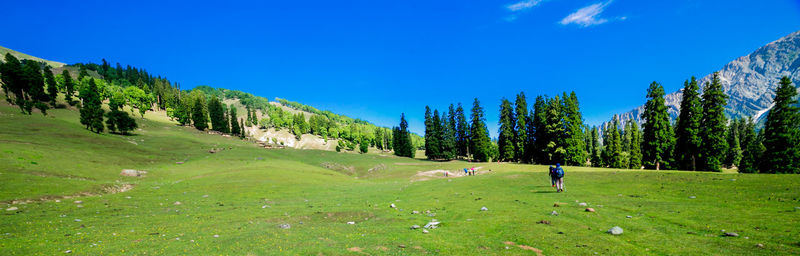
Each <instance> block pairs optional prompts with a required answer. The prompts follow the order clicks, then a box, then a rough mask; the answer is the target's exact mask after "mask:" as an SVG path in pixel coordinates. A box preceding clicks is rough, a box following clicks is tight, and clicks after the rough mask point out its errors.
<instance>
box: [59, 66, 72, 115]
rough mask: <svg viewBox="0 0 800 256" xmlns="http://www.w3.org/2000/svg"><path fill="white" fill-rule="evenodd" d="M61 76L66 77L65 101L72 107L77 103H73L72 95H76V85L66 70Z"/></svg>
mask: <svg viewBox="0 0 800 256" xmlns="http://www.w3.org/2000/svg"><path fill="white" fill-rule="evenodd" d="M61 76H63V77H64V100H65V101H67V104H69V105H70V106H72V105H74V104H75V102H73V101H72V95H73V94H75V83H74V82H73V81H72V77H71V76H70V75H69V71H67V70H66V69H64V71H62V72H61Z"/></svg>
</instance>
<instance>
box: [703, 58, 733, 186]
mask: <svg viewBox="0 0 800 256" xmlns="http://www.w3.org/2000/svg"><path fill="white" fill-rule="evenodd" d="M727 97H728V96H726V95H725V93H724V92H723V91H722V83H721V82H720V81H719V74H718V73H716V72H715V73H714V74H713V76H712V79H711V83H706V85H705V87H704V88H703V96H702V105H703V119H702V120H701V122H700V137H701V138H703V140H702V143H701V144H700V149H701V152H702V154H701V155H700V157H701V165H700V166H701V169H702V170H704V171H715V172H718V171H720V168H721V167H722V162H723V161H724V160H725V152H726V151H727V148H728V143H727V141H725V131H726V130H727V129H726V128H727V125H726V124H727V123H728V121H727V118H726V117H725V105H727V103H726V101H725V99H726V98H727Z"/></svg>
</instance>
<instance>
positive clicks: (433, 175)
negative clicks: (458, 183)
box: [411, 166, 491, 181]
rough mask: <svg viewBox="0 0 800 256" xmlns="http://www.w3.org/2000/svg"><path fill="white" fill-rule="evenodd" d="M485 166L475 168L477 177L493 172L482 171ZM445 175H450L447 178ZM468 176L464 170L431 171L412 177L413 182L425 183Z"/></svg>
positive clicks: (418, 173)
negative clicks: (426, 181)
mask: <svg viewBox="0 0 800 256" xmlns="http://www.w3.org/2000/svg"><path fill="white" fill-rule="evenodd" d="M481 169H483V166H478V167H475V175H483V174H486V173H489V172H490V171H491V170H483V171H482V170H481ZM445 173H447V174H448V175H447V176H445ZM466 176H468V175H467V174H466V173H464V170H463V169H461V170H430V171H425V172H417V174H415V175H414V176H412V177H411V181H424V180H430V179H441V178H461V177H466Z"/></svg>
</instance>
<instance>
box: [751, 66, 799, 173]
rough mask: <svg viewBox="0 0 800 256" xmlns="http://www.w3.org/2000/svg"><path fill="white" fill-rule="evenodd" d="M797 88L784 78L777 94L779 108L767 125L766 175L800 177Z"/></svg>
mask: <svg viewBox="0 0 800 256" xmlns="http://www.w3.org/2000/svg"><path fill="white" fill-rule="evenodd" d="M796 96H797V88H795V87H794V86H793V85H792V80H790V79H789V78H788V77H785V76H784V77H782V78H781V81H780V84H779V85H778V88H777V89H776V90H775V100H774V104H775V106H774V107H772V109H771V110H770V112H769V114H768V115H767V122H766V124H765V125H764V148H765V149H766V151H764V157H763V161H762V162H761V166H760V167H761V168H760V170H761V172H763V173H800V127H799V126H798V124H800V109H799V108H798V107H797V99H796Z"/></svg>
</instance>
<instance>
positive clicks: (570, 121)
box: [563, 92, 586, 166]
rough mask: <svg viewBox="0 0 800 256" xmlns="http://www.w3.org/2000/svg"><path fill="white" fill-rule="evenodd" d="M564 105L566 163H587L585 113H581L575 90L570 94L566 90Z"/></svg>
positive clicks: (574, 164)
mask: <svg viewBox="0 0 800 256" xmlns="http://www.w3.org/2000/svg"><path fill="white" fill-rule="evenodd" d="M563 96H564V101H563V102H564V103H563V104H564V105H563V113H564V114H563V115H564V117H563V120H564V125H565V130H564V131H565V132H566V134H565V140H566V141H565V144H566V146H565V149H566V152H565V156H564V157H565V159H564V163H565V164H567V165H573V166H582V165H585V164H586V145H585V143H586V141H585V140H584V134H583V115H582V114H581V110H580V105H579V104H578V96H577V95H576V94H575V92H571V93H570V94H569V95H567V93H566V92H565V93H564V94H563Z"/></svg>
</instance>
